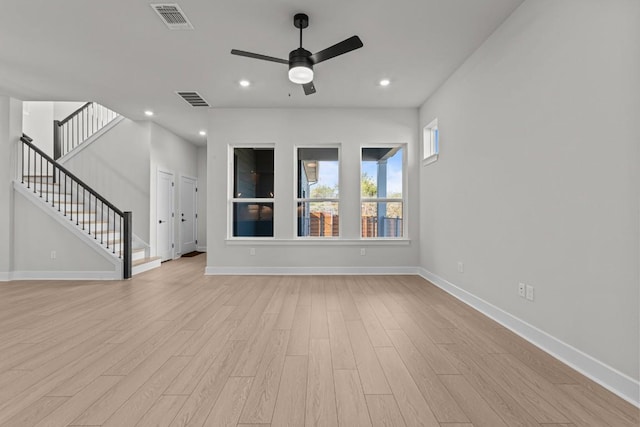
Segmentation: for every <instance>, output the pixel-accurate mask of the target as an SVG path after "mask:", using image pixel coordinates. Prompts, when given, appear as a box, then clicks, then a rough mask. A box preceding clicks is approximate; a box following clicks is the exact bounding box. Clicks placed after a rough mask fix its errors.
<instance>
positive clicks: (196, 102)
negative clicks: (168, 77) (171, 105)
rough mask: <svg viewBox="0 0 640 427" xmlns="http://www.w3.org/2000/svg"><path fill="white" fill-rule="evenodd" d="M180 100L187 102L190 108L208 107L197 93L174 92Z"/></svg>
mask: <svg viewBox="0 0 640 427" xmlns="http://www.w3.org/2000/svg"><path fill="white" fill-rule="evenodd" d="M176 93H177V94H178V95H180V97H182V99H184V100H185V101H187V102H188V103H189V105H191V106H192V107H208V106H209V103H208V102H207V101H205V100H204V99H203V98H202V97H201V96H200V94H199V93H198V92H176Z"/></svg>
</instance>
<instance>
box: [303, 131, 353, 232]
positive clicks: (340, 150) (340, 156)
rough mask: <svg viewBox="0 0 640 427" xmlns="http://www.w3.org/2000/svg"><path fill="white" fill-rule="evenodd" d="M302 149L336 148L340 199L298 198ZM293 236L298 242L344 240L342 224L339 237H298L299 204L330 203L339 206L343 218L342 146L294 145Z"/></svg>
mask: <svg viewBox="0 0 640 427" xmlns="http://www.w3.org/2000/svg"><path fill="white" fill-rule="evenodd" d="M300 148H336V149H337V150H338V198H323V199H312V198H308V197H306V198H301V197H298V149H300ZM293 170H294V180H293V218H294V221H293V222H294V224H293V236H294V239H296V240H339V239H341V238H342V223H343V221H339V223H338V235H337V236H298V203H305V202H330V203H337V204H338V218H341V217H342V203H341V202H340V198H341V195H342V191H341V190H340V188H341V184H342V144H339V143H336V144H299V145H298V144H294V146H293Z"/></svg>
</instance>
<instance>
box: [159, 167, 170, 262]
mask: <svg viewBox="0 0 640 427" xmlns="http://www.w3.org/2000/svg"><path fill="white" fill-rule="evenodd" d="M173 182H174V181H173V174H172V173H170V172H164V171H158V184H157V197H156V216H157V224H156V227H157V230H158V240H157V245H158V248H157V253H158V256H159V257H160V258H161V260H162V261H168V260H170V259H173V246H174V245H173V186H174V184H173Z"/></svg>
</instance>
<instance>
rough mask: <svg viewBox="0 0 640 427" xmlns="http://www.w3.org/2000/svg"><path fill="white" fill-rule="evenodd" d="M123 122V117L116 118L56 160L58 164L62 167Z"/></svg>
mask: <svg viewBox="0 0 640 427" xmlns="http://www.w3.org/2000/svg"><path fill="white" fill-rule="evenodd" d="M123 120H124V116H118V117H116V118H115V119H113V120H111V121H110V122H109V123H107V124H106V125H105V126H104V127H103V128H102V129H100V130H99V131H98V132H96V133H94V134H93V135H91V136H90V137H89V138H87V139H86V140H85V141H83V142H82V143H81V144H80V145H78V146H77V147H76V148H74V149H73V150H71V151H69V152H68V153H67V154H65V155H64V156H62V157H60V158H59V159H58V163H60V164H62V165H64V164H65V163H66V162H67V161H69V160H71V159H72V158H74V157H75V156H77V155H78V154H80V152H82V151H83V150H84V149H85V148H87V147H88V146H89V145H91V144H92V143H93V142H94V141H96V140H97V139H98V138H100V137H101V136H102V135H104V134H105V133H107V132H109V131H110V130H111V129H113V128H114V127H115V126H116V125H117V124H118V123H120V122H121V121H123Z"/></svg>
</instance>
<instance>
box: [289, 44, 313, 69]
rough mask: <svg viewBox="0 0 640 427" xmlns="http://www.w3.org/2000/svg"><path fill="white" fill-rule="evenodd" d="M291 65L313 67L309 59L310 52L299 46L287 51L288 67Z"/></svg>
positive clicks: (290, 67) (291, 66)
mask: <svg viewBox="0 0 640 427" xmlns="http://www.w3.org/2000/svg"><path fill="white" fill-rule="evenodd" d="M293 67H307V68H311V69H313V61H311V52H309V51H308V50H306V49H304V48H301V47H299V48H298V49H295V50H292V51H291V53H289V69H292V68H293Z"/></svg>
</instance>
